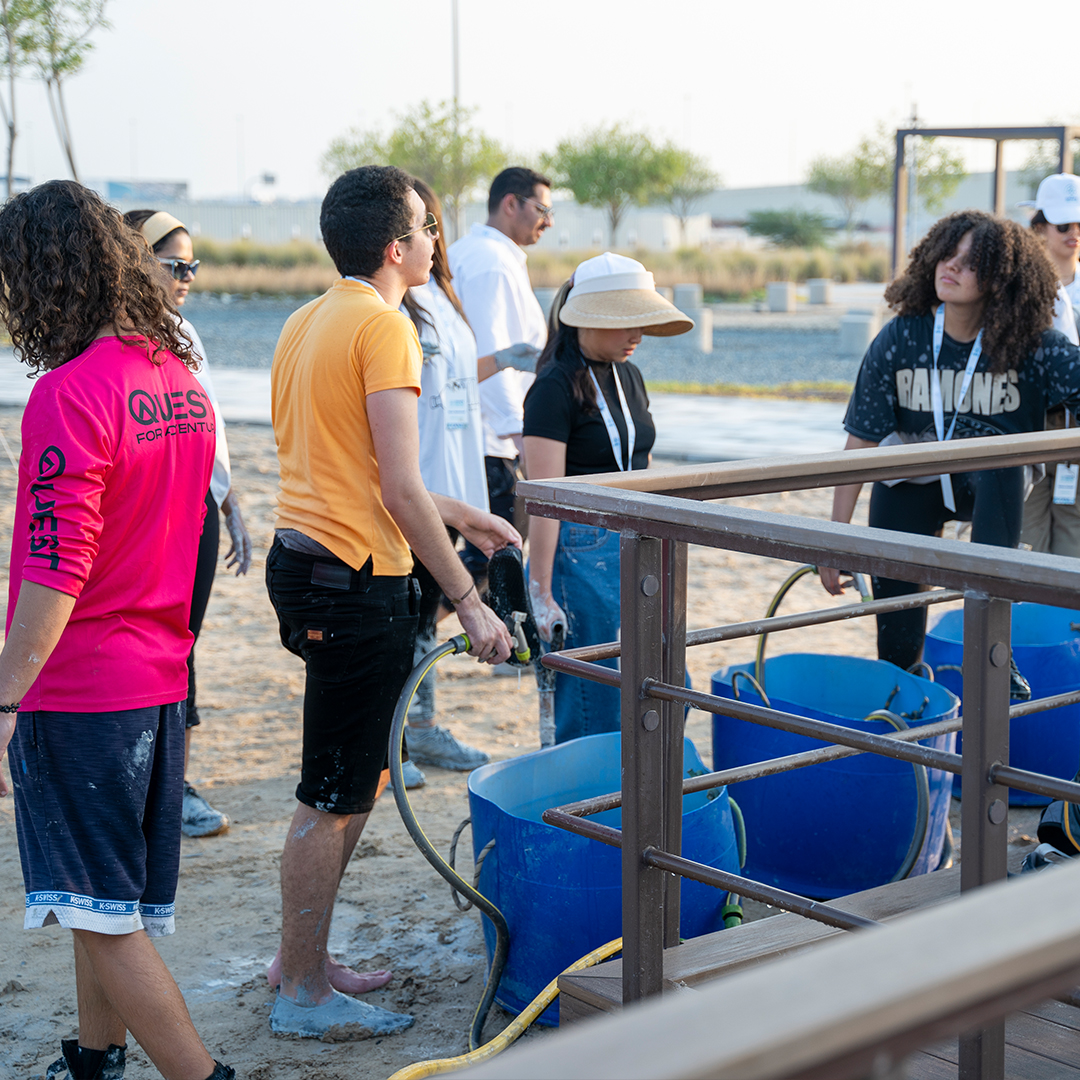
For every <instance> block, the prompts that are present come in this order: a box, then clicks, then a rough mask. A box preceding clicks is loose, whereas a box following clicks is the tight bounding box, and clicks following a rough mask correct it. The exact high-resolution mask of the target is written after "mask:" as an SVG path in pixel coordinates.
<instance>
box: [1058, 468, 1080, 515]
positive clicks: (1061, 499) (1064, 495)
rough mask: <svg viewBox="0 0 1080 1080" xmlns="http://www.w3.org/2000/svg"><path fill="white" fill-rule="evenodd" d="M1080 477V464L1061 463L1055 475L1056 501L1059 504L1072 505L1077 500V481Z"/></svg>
mask: <svg viewBox="0 0 1080 1080" xmlns="http://www.w3.org/2000/svg"><path fill="white" fill-rule="evenodd" d="M1078 477H1080V465H1059V466H1058V467H1057V474H1056V476H1055V477H1054V502H1055V503H1056V504H1057V505H1058V506H1072V505H1073V504H1074V503H1075V502H1076V481H1077V478H1078Z"/></svg>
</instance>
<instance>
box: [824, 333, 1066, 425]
mask: <svg viewBox="0 0 1080 1080" xmlns="http://www.w3.org/2000/svg"><path fill="white" fill-rule="evenodd" d="M972 345H973V342H960V341H955V340H954V339H953V338H951V337H949V335H948V334H946V335H945V336H944V339H943V341H942V344H941V354H940V356H939V357H938V370H939V371H940V372H941V396H942V404H943V406H944V413H945V425H946V429H947V428H948V426H949V424H950V423H951V422H952V417H953V413H954V412H955V411H956V405H955V403H954V391H955V393H956V394H959V392H960V388H961V383H962V381H963V374H964V368H965V367H966V366H967V360H968V356H969V355H970V354H971V347H972ZM992 361H993V358H992V357H990V356H988V355H987V354H986V353H985V352H984V353H983V355H982V356H981V357H980V359H979V366H978V368H977V369H976V371H975V374H974V375H973V377H972V380H971V386H970V388H969V389H968V393H967V397H966V398H965V400H964V402H963V403H962V405H961V406H960V411H959V413H958V415H957V418H956V430H955V432H954V433H953V438H955V439H963V438H969V439H970V438H974V437H976V436H980V435H1011V434H1016V433H1018V432H1024V431H1042V430H1043V427H1044V426H1045V417H1046V412H1047V410H1048V409H1051V408H1053V407H1054V406H1056V405H1061V404H1065V405H1068V406H1070V407H1072V408H1074V409H1075V408H1076V406H1077V405H1078V404H1080V350H1078V349H1077V347H1076V346H1075V345H1073V344H1072V343H1071V342H1070V341H1069V340H1068V338H1066V337H1065V335H1064V334H1062V333H1060V332H1059V331H1057V330H1047V331H1045V332H1044V333H1043V335H1042V341H1041V342H1040V344H1039V347H1038V348H1037V349H1036V350H1035V351H1034V352H1033V353H1031V355H1030V356H1028V357H1027V358H1026V359H1025V360H1024V361H1023V363H1022V364H1019V365H1016V366H1015V367H1009V368H1006V369H1005V370H1004V371H1003V372H1001V373H1000V374H992V373H991V372H990V371H989V368H990V365H991V363H992ZM933 364H934V316H933V315H932V314H929V315H912V316H898V317H897V318H895V319H893V320H892V321H891V322H889V323H887V324H886V326H885V327H884V329H883V330H882V331H881V333H880V334H878V336H877V337H876V338H875V339H874V340H873V342H872V343H871V345H870V348H869V349H867V351H866V356H864V357H863V362H862V366H861V367H860V368H859V375H858V378H857V379H856V381H855V389H854V390H853V391H852V394H851V400H850V402H849V403H848V408H847V414H846V415H845V417H844V428H845V429H846V430H847V432H848V433H849V434H851V435H854V436H855V437H856V438H859V439H865V440H866V441H867V442H880V441H881V440H882V439H883V438H885V436H886V435H888V434H889V433H890V432H893V431H900V432H904V433H907V434H911V435H921V434H922V433H923V432H925V431H927V430H928V429H929V430H931V431H932V430H933V426H934V413H933V410H932V407H931V398H930V373H931V370H932V369H933Z"/></svg>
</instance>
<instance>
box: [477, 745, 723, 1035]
mask: <svg viewBox="0 0 1080 1080" xmlns="http://www.w3.org/2000/svg"><path fill="white" fill-rule="evenodd" d="M620 748H621V736H620V734H619V733H618V732H611V733H608V734H604V735H590V736H587V737H586V738H582V739H573V740H571V741H570V742H566V743H562V744H560V745H559V746H553V747H550V748H548V749H546V750H538V751H537V752H536V753H533V754H525V755H524V756H522V757H518V758H512V759H511V760H510V761H499V762H495V763H493V764H491V765H484V766H483V767H481V768H479V769H476V770H475V771H474V772H472V773H470V774H469V808H470V810H471V811H472V833H473V849H474V853H475V855H476V857H479V853H480V851H481V850H482V849H483V848H484V847H485V846H486V845H487V843H488V841H489V840H491V839H492V838H494V840H495V847H494V848H493V849H492V850H491V851H490V852H489V853H488V855H487V858H486V859H485V860H484V865H483V869H482V870H481V872H480V881H479V884H478V888H479V890H480V892H481V893H483V894H484V896H486V897H487V898H488V899H489V900H490V901H491V902H492V903H493V904H494V905H495V906H496V907H497V908H499V910H500V911H502V913H503V914H504V915H505V916H506V921H507V923H508V925H509V927H510V955H509V958H508V960H507V965H506V969H505V971H504V972H503V977H502V981H501V982H500V983H499V991H498V993H497V994H496V996H495V1000H496V1001H497V1002H498V1003H499V1004H500V1005H502V1006H503V1008H505V1009H509V1010H510V1011H511V1012H514V1013H518V1012H521V1010H522V1009H524V1008H525V1006H526V1005H528V1004H529V1002H530V1001H532V999H533V998H534V997H536V995H537V994H538V993H540V991H541V990H543V988H544V987H545V986H546V985H547V984H548V983H549V982H551V980H552V979H554V978H555V976H556V975H558V974H559V973H560V972H561V971H564V970H565V969H566V968H568V967H569V966H570V965H571V964H572V963H574V961H575V960H579V959H580V958H581V957H582V956H584V955H585V954H586V953H589V952H591V951H592V950H593V949H595V948H597V947H598V946H600V945H603V944H604V943H605V942H608V941H611V940H613V939H614V938H617V937H620V936H621V935H622V884H621V882H622V868H621V852H620V851H619V850H618V849H617V848H612V847H608V846H607V845H605V844H600V843H598V842H597V841H595V840H586V839H585V838H584V837H582V836H575V835H574V834H573V833H568V832H565V831H564V830H563V829H556V828H554V827H553V826H551V825H545V824H544V822H543V821H541V820H540V815H541V814H542V813H543V812H544V811H545V810H547V809H549V808H550V807H553V806H562V805H564V804H565V803H569V802H576V801H577V800H579V799H588V798H592V797H593V796H595V795H603V794H605V793H607V792H609V791H618V790H619V789H620V787H621V784H622V780H621V773H622V764H621V756H620V753H621V751H620ZM684 766H685V775H687V776H690V775H695V774H696V775H700V774H701V773H702V772H705V771H706V770H705V767H704V765H703V764H702V762H701V758H700V757H699V756H698V753H697V750H695V748H694V744H693V743H692V742H690V740H689V739H687V740H686V741H685V744H684ZM589 820H590V821H597V822H600V823H601V824H604V825H611V826H614V827H615V828H618V827H620V822H621V811H619V810H609V811H607V812H606V813H603V814H596V815H594V816H592V817H590V819H589ZM683 854H684V855H685V856H686V857H687V858H689V859H694V860H696V861H697V862H702V863H706V864H707V865H709V866H713V867H718V868H719V869H722V870H727V871H728V872H730V873H736V874H737V873H738V872H739V858H738V849H737V844H736V840H735V832H734V829H733V827H732V822H731V808H730V806H729V805H728V799H727V792H726V790H725V789H724V788H719V789H714V790H713V791H708V792H705V791H702V792H698V793H696V794H694V795H687V796H685V797H684V798H683ZM725 898H726V894H725V893H724V892H723V891H722V890H720V889H713V888H711V887H709V886H708V885H702V884H700V883H699V882H696V881H686V880H684V881H683V883H682V924H681V932H682V934H683V936H684V937H697V936H698V935H700V934H708V933H711V932H712V931H714V930H720V929H722V928H723V918H722V915H721V909H722V907H723V904H724V901H725ZM484 941H485V943H486V945H487V953H488V962H489V963H490V962H491V957H492V953H493V951H494V948H495V931H494V929H493V927H492V926H491V923H490V922H489V921H488V920H487V919H484ZM539 1022H540V1023H541V1024H549V1025H553V1024H557V1023H558V1022H559V1006H558V1000H556V1001H555V1003H554V1004H552V1005H550V1006H548V1008H547V1009H545V1010H544V1012H543V1013H542V1014H541V1016H540V1020H539Z"/></svg>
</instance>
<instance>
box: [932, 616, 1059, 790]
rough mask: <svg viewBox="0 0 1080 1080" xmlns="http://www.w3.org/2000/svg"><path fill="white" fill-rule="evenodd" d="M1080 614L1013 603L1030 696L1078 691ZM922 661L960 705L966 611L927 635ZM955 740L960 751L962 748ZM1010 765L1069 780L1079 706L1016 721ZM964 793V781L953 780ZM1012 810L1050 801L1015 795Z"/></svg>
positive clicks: (1017, 647)
mask: <svg viewBox="0 0 1080 1080" xmlns="http://www.w3.org/2000/svg"><path fill="white" fill-rule="evenodd" d="M1073 623H1077V624H1078V625H1080V611H1073V610H1072V609H1071V608H1056V607H1047V606H1045V605H1044V604H1013V609H1012V648H1013V657H1014V658H1015V660H1016V666H1017V667H1018V668H1019V669H1020V671H1021V672H1022V673H1023V675H1024V677H1025V678H1026V679H1027V681H1028V682H1029V683H1031V694H1032V697H1036V698H1041V697H1050V695H1052V694H1064V693H1065V692H1066V691H1068V690H1076V689H1077V688H1080V633H1077V632H1076V631H1075V630H1073V629H1072V624H1073ZM923 658H924V659H925V660H926V662H927V663H928V664H929V665H930V667H931V668H932V670H933V672H934V677H935V678H936V679H937V681H938V682H939V683H941V685H942V686H947V687H948V688H949V689H950V690H951V691H952V692H953V693H954V694H956V695H957V696H958V697H959V698H960V699H961V701H962V700H963V697H964V678H963V676H962V675H961V674H960V672H959V671H954V670H951V669H952V668H953V667H960V666H961V664H962V662H963V659H964V613H963V612H962V611H947V612H945V614H944V615H942V616H941V618H940V619H938V621H937V622H936V623H935V624H934V625H933V627H931V629H930V630H929V632H928V633H927V635H926V645H925V647H924V649H923ZM962 742H963V740H962V738H959V739H957V744H956V746H957V751H958V752H959V749H960V746H961V745H962ZM1009 763H1010V764H1011V765H1015V766H1016V767H1017V768H1018V769H1030V770H1032V771H1033V772H1041V773H1046V774H1047V775H1048V776H1057V777H1059V778H1060V779H1062V780H1071V779H1072V778H1073V776H1074V775H1075V773H1076V769H1077V766H1078V765H1080V704H1078V705H1066V706H1064V707H1063V708H1061V709H1050V710H1048V711H1047V712H1041V713H1032V714H1031V715H1030V716H1020V717H1017V718H1016V719H1015V720H1013V722H1012V723H1011V724H1010V725H1009ZM954 793H955V794H956V795H957V796H959V795H960V777H959V776H957V777H956V778H955V780H954ZM1009 802H1010V804H1011V805H1013V806H1045V805H1046V804H1047V803H1048V802H1050V800H1049V799H1047V798H1046V797H1045V796H1042V795H1030V794H1028V793H1027V792H1025V791H1012V792H1010V794H1009Z"/></svg>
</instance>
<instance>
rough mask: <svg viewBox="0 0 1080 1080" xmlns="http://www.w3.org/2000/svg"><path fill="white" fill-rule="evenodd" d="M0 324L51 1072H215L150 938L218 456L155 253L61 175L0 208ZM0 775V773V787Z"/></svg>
mask: <svg viewBox="0 0 1080 1080" xmlns="http://www.w3.org/2000/svg"><path fill="white" fill-rule="evenodd" d="M0 317H2V318H3V321H4V323H5V324H6V326H7V328H8V331H9V333H10V334H11V339H12V343H13V345H14V346H15V352H16V355H17V356H18V358H19V359H20V360H22V361H24V362H25V363H27V364H28V365H29V366H30V367H31V368H33V369H35V371H36V372H37V373H38V378H37V380H36V383H35V385H34V389H33V391H32V393H31V395H30V401H29V404H28V405H27V407H26V411H25V413H24V416H23V424H22V452H21V455H20V461H19V487H18V492H17V495H16V511H15V528H14V534H13V540H12V549H11V579H10V581H11V583H10V588H9V603H8V615H7V624H6V626H7V639H6V641H5V644H4V648H3V651H2V652H0V756H2V755H3V753H4V751H5V750H6V751H8V754H9V762H10V766H11V770H10V771H11V788H12V789H13V792H14V798H15V824H16V831H17V833H18V839H19V854H20V858H21V861H22V868H23V878H24V881H25V885H26V915H25V920H24V926H25V927H27V928H32V927H38V926H44V925H48V924H50V923H59V924H60V925H61V926H64V927H67V928H68V929H70V930H71V931H72V936H73V942H74V949H75V980H76V984H77V989H78V1001H79V1031H78V1038H77V1039H68V1040H63V1042H62V1044H61V1046H62V1052H63V1056H62V1058H61V1059H60V1060H59V1061H57V1062H55V1063H54V1065H52V1066H50V1067H49V1075H50V1076H60V1075H61V1074H63V1073H64V1070H65V1069H66V1072H67V1075H68V1077H69V1078H81V1077H90V1078H91V1080H100V1078H101V1077H102V1076H109V1077H117V1076H122V1075H123V1068H124V1049H125V1039H126V1036H127V1032H128V1031H130V1032H131V1033H132V1035H133V1036H134V1037H135V1038H136V1039H137V1040H138V1042H139V1044H140V1045H141V1046H142V1048H143V1049H144V1050H145V1051H146V1053H147V1054H148V1055H149V1057H150V1059H151V1060H152V1061H153V1063H154V1065H155V1066H156V1067H157V1068H158V1070H159V1071H160V1072H161V1074H162V1075H163V1076H164V1077H166V1080H192V1078H202V1077H206V1078H208V1080H229V1078H231V1077H233V1076H234V1075H235V1074H234V1072H233V1070H232V1069H230V1068H228V1067H227V1066H224V1065H222V1064H221V1063H220V1062H216V1061H214V1060H213V1058H211V1056H210V1055H209V1053H207V1050H206V1047H205V1046H204V1045H203V1043H202V1041H201V1040H200V1039H199V1036H198V1034H197V1033H196V1031H195V1028H194V1027H193V1026H192V1023H191V1018H190V1016H189V1015H188V1011H187V1008H186V1006H185V1005H184V1000H183V997H182V996H181V994H180V991H179V990H178V988H177V986H176V983H175V982H174V981H173V979H172V976H171V975H170V974H169V972H168V969H167V968H166V967H165V964H164V962H163V961H162V959H161V957H160V956H159V955H158V952H157V950H156V949H155V948H154V946H153V944H152V943H151V941H150V940H149V938H150V937H154V936H158V935H162V934H168V933H171V932H172V930H173V918H174V900H175V891H176V880H177V871H178V867H179V856H180V806H181V795H182V782H183V750H184V702H185V699H186V697H187V663H186V661H187V654H188V651H189V650H190V647H191V641H192V635H191V632H190V631H189V629H188V609H189V606H190V602H191V587H192V580H193V577H194V573H195V558H196V550H197V545H198V537H199V530H200V528H201V523H202V514H203V508H204V503H203V496H204V495H205V493H206V490H207V485H208V484H209V480H210V472H211V469H212V465H213V456H214V414H213V409H212V407H211V405H210V402H209V400H208V399H207V397H206V394H205V393H204V392H203V390H202V388H201V386H200V385H199V383H198V382H197V380H196V379H195V378H194V376H193V375H192V374H191V371H190V370H189V367H190V366H191V365H193V364H194V363H195V360H194V358H193V355H192V351H191V343H190V341H189V340H187V339H186V338H185V337H184V336H183V335H182V333H181V332H180V330H179V328H178V320H177V318H176V312H175V309H174V308H173V307H172V305H171V304H170V303H169V301H168V299H167V297H166V294H165V291H164V289H163V287H162V285H161V282H160V275H159V273H158V271H157V268H156V267H155V266H154V265H153V263H152V262H151V255H150V253H149V251H147V250H146V248H145V245H144V244H143V243H142V242H141V241H140V240H139V238H138V237H137V236H136V235H135V234H134V233H133V232H131V230H129V229H128V228H127V226H125V225H124V224H123V222H122V220H121V218H120V215H119V214H118V213H117V212H116V211H114V210H112V209H111V208H110V207H108V206H106V205H105V204H104V203H103V202H102V201H101V199H100V198H99V197H98V196H97V195H95V194H94V193H93V192H91V191H89V190H88V189H86V188H84V187H82V186H81V185H79V184H77V183H75V182H73V181H50V182H49V183H47V184H42V185H40V186H39V187H36V188H34V189H33V190H31V191H29V192H26V193H24V194H20V195H16V196H15V197H14V198H12V199H10V200H9V201H8V202H7V203H6V204H5V205H4V207H3V209H2V210H0ZM7 793H8V784H7V782H5V779H4V777H3V775H2V774H0V796H4V795H7Z"/></svg>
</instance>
